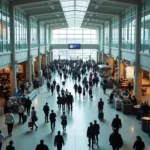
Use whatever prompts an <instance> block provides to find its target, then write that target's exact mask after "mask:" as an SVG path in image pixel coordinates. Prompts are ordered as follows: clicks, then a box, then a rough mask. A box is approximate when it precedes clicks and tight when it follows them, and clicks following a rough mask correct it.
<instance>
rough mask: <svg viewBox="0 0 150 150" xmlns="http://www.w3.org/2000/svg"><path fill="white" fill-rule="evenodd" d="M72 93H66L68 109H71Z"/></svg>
mask: <svg viewBox="0 0 150 150" xmlns="http://www.w3.org/2000/svg"><path fill="white" fill-rule="evenodd" d="M73 101H74V100H73V95H72V94H71V93H69V95H68V110H70V109H71V111H73Z"/></svg>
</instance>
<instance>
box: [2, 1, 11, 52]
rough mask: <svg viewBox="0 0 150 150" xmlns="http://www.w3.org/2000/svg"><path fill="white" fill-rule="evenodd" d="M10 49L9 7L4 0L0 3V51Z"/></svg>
mask: <svg viewBox="0 0 150 150" xmlns="http://www.w3.org/2000/svg"><path fill="white" fill-rule="evenodd" d="M8 51H10V18H9V7H8V4H7V3H6V2H4V1H1V5H0V52H8Z"/></svg>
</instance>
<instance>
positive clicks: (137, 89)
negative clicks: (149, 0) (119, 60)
mask: <svg viewBox="0 0 150 150" xmlns="http://www.w3.org/2000/svg"><path fill="white" fill-rule="evenodd" d="M140 28H141V26H140V5H137V6H136V32H135V33H136V36H135V37H136V45H135V76H134V95H135V96H136V98H137V101H138V103H140V102H141V97H142V95H141V88H142V70H141V69H140V55H139V52H140V35H141V33H140V31H141V30H140Z"/></svg>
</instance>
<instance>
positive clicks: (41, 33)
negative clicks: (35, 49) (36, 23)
mask: <svg viewBox="0 0 150 150" xmlns="http://www.w3.org/2000/svg"><path fill="white" fill-rule="evenodd" d="M44 30H45V26H44V24H42V23H41V24H40V46H45V37H44Z"/></svg>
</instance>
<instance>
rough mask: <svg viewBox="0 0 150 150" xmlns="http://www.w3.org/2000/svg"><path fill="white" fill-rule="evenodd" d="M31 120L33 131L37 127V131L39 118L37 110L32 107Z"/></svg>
mask: <svg viewBox="0 0 150 150" xmlns="http://www.w3.org/2000/svg"><path fill="white" fill-rule="evenodd" d="M31 120H32V128H31V130H33V127H34V126H35V127H36V128H35V130H37V128H38V126H37V125H36V124H35V122H36V121H38V117H37V115H36V111H35V108H34V107H32V111H31Z"/></svg>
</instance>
